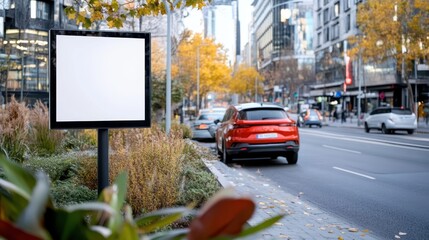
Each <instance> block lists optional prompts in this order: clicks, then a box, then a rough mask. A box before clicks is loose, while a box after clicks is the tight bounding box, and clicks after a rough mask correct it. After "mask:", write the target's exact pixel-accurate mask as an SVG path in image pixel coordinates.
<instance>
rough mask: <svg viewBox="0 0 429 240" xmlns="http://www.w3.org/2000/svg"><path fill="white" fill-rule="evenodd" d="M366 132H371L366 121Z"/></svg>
mask: <svg viewBox="0 0 429 240" xmlns="http://www.w3.org/2000/svg"><path fill="white" fill-rule="evenodd" d="M365 132H367V133H369V127H368V123H365Z"/></svg>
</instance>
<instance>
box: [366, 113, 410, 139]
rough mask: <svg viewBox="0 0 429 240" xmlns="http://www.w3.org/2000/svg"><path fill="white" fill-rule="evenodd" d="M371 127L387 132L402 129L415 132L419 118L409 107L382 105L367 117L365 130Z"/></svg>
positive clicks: (367, 130)
mask: <svg viewBox="0 0 429 240" xmlns="http://www.w3.org/2000/svg"><path fill="white" fill-rule="evenodd" d="M371 129H377V130H381V132H382V133H385V134H390V133H394V132H395V131H400V130H401V131H407V132H408V134H413V133H414V130H416V129H417V118H416V115H415V114H414V113H413V112H412V111H411V110H410V109H408V108H399V107H380V108H376V109H375V110H374V111H372V112H371V113H370V114H369V116H368V117H367V118H366V119H365V132H369V131H370V130H371Z"/></svg>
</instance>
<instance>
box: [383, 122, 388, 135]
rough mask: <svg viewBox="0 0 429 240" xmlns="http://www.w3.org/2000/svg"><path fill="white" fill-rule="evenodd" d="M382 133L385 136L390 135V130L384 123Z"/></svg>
mask: <svg viewBox="0 0 429 240" xmlns="http://www.w3.org/2000/svg"><path fill="white" fill-rule="evenodd" d="M381 132H382V133H384V134H389V133H390V130H389V129H387V128H386V125H385V124H384V123H383V124H382V125H381Z"/></svg>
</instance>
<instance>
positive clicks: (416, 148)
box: [300, 130, 429, 152]
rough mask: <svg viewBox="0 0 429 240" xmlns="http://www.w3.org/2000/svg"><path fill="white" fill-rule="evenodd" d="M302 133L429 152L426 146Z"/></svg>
mask: <svg viewBox="0 0 429 240" xmlns="http://www.w3.org/2000/svg"><path fill="white" fill-rule="evenodd" d="M300 131H301V130H300ZM302 133H303V134H304V133H305V134H308V135H313V136H316V137H324V138H333V139H339V140H345V141H351V142H361V143H369V144H373V145H374V144H376V145H381V146H386V147H394V148H404V149H412V150H416V151H424V152H429V148H428V147H427V146H423V145H416V144H407V143H399V142H392V141H383V140H379V139H370V138H361V137H358V138H357V139H353V138H351V137H340V136H343V135H332V134H325V133H324V134H323V135H320V134H316V133H310V132H305V131H303V132H302ZM331 135H332V136H331ZM366 139H368V140H366ZM381 141H382V142H381ZM396 144H398V145H396ZM403 145H407V146H403ZM420 147H424V148H420Z"/></svg>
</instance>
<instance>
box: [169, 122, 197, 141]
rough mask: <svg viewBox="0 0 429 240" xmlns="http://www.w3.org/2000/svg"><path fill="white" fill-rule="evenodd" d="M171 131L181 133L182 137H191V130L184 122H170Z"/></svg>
mask: <svg viewBox="0 0 429 240" xmlns="http://www.w3.org/2000/svg"><path fill="white" fill-rule="evenodd" d="M171 131H172V132H176V133H180V134H181V135H182V138H184V139H191V138H192V130H191V128H190V127H189V126H188V125H186V124H180V123H177V122H173V123H172V124H171Z"/></svg>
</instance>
